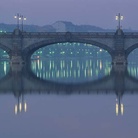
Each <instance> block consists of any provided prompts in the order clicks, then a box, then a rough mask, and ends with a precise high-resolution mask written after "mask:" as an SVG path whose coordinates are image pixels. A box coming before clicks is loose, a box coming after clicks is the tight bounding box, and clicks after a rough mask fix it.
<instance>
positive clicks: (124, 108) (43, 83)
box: [0, 58, 138, 138]
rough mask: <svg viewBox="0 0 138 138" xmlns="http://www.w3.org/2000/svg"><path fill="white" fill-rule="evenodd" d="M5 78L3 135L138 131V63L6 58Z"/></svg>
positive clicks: (65, 136) (69, 136)
mask: <svg viewBox="0 0 138 138" xmlns="http://www.w3.org/2000/svg"><path fill="white" fill-rule="evenodd" d="M0 78H1V79H0V138H17V137H20V138H38V137H40V138H45V137H48V138H91V137H93V138H101V137H103V138H131V137H133V138H137V137H138V131H137V128H138V123H137V122H138V94H137V93H138V64H134V63H133V64H129V65H128V67H126V66H113V67H112V66H111V65H110V62H109V61H106V60H95V61H93V60H92V59H90V58H87V59H84V58H82V59H81V58H78V59H73V58H66V59H65V58H64V59H62V58H61V59H52V58H47V59H45V60H33V61H32V63H31V67H30V68H29V67H25V66H18V65H12V66H10V65H9V64H8V63H7V62H1V64H0Z"/></svg>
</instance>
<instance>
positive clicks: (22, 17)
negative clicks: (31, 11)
mask: <svg viewBox="0 0 138 138" xmlns="http://www.w3.org/2000/svg"><path fill="white" fill-rule="evenodd" d="M19 20H21V22H22V32H23V21H26V20H27V18H26V17H24V16H23V15H20V17H19Z"/></svg>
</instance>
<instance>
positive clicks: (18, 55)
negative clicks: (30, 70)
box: [10, 29, 24, 64]
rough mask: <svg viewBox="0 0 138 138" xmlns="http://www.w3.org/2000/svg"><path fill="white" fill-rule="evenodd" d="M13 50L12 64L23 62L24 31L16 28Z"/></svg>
mask: <svg viewBox="0 0 138 138" xmlns="http://www.w3.org/2000/svg"><path fill="white" fill-rule="evenodd" d="M13 38H14V39H13V41H12V52H11V55H10V63H11V64H23V63H24V60H23V57H22V45H23V44H22V32H21V31H20V30H19V29H15V30H14V32H13Z"/></svg>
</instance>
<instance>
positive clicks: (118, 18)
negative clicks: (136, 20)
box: [115, 13, 124, 29]
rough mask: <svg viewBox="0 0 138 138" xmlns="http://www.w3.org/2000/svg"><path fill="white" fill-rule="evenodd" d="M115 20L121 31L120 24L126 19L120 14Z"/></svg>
mask: <svg viewBox="0 0 138 138" xmlns="http://www.w3.org/2000/svg"><path fill="white" fill-rule="evenodd" d="M115 19H116V20H118V29H121V24H120V22H121V20H123V19H124V17H123V16H122V15H121V14H120V13H118V15H116V17H115Z"/></svg>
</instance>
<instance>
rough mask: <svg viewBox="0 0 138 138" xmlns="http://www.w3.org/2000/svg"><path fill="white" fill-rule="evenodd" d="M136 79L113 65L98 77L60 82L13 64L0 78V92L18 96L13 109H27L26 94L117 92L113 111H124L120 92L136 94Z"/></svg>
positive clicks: (124, 67)
mask: <svg viewBox="0 0 138 138" xmlns="http://www.w3.org/2000/svg"><path fill="white" fill-rule="evenodd" d="M137 84H138V80H137V79H136V78H134V77H132V76H130V75H129V73H128V71H127V68H126V66H114V67H112V70H111V73H110V74H109V75H107V76H104V77H103V78H101V79H99V80H93V81H89V82H84V83H72V84H71V83H69V84H67V83H59V82H54V81H48V80H44V79H41V78H38V77H37V76H36V75H34V73H33V72H32V71H31V70H30V69H27V68H22V67H21V68H19V66H18V67H15V68H14V66H13V67H12V68H11V70H10V72H9V73H8V74H7V75H6V76H5V77H4V78H2V79H1V80H0V94H5V93H6V94H7V93H13V94H14V95H15V97H17V98H18V104H17V105H16V106H15V110H16V111H15V112H17V111H18V110H22V109H23V108H24V110H25V111H26V108H27V105H26V103H24V101H21V102H20V98H22V100H23V95H26V94H57V95H71V94H116V96H117V104H116V113H117V114H118V113H119V112H120V113H122V112H123V104H122V103H121V98H122V96H123V94H126V93H127V94H134V93H138V85H137Z"/></svg>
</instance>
